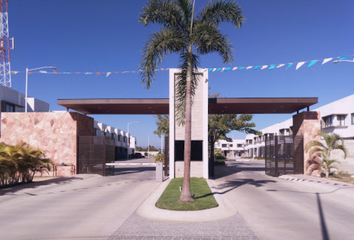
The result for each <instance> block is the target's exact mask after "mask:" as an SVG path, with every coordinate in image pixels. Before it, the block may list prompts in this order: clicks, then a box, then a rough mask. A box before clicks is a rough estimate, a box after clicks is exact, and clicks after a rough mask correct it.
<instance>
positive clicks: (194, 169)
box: [175, 161, 203, 178]
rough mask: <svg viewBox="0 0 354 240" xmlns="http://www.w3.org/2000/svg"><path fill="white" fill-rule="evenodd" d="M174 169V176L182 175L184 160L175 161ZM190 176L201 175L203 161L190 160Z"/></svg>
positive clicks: (179, 176)
mask: <svg viewBox="0 0 354 240" xmlns="http://www.w3.org/2000/svg"><path fill="white" fill-rule="evenodd" d="M175 169H176V175H175V177H176V178H181V177H183V173H184V162H183V161H177V162H175ZM191 177H203V162H202V161H200V162H194V161H191Z"/></svg>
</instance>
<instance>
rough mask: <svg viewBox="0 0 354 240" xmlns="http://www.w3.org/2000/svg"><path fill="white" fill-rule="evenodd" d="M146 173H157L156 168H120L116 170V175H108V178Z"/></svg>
mask: <svg viewBox="0 0 354 240" xmlns="http://www.w3.org/2000/svg"><path fill="white" fill-rule="evenodd" d="M146 171H155V167H118V168H114V173H113V174H110V175H107V177H109V176H116V175H126V174H134V173H139V172H146Z"/></svg>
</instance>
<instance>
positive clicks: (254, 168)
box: [212, 162, 265, 179]
mask: <svg viewBox="0 0 354 240" xmlns="http://www.w3.org/2000/svg"><path fill="white" fill-rule="evenodd" d="M238 172H265V166H264V164H262V165H261V164H257V165H255V164H254V163H245V162H231V163H227V164H226V165H225V166H214V177H213V178H212V179H218V178H223V177H226V176H229V175H232V174H235V173H238Z"/></svg>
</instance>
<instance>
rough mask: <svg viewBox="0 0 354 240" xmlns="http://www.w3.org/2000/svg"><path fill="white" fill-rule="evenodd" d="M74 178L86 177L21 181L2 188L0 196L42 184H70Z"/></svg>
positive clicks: (76, 178)
mask: <svg viewBox="0 0 354 240" xmlns="http://www.w3.org/2000/svg"><path fill="white" fill-rule="evenodd" d="M74 180H84V178H80V177H56V178H51V179H48V180H40V181H36V180H34V181H33V182H30V183H20V184H18V185H13V186H7V187H4V188H1V189H0V190H1V191H0V196H2V195H5V194H7V195H9V194H12V193H16V192H17V191H20V190H22V189H34V188H37V187H40V186H46V185H50V184H68V183H70V182H72V181H74Z"/></svg>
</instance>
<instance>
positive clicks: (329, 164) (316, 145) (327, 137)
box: [305, 131, 347, 178]
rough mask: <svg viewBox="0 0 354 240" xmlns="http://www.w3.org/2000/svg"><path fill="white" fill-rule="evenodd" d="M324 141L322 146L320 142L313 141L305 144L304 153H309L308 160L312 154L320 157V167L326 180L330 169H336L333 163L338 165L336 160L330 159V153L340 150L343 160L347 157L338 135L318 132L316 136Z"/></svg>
mask: <svg viewBox="0 0 354 240" xmlns="http://www.w3.org/2000/svg"><path fill="white" fill-rule="evenodd" d="M317 136H320V137H322V138H323V139H324V141H325V143H324V144H323V143H322V142H320V141H317V140H313V141H311V142H309V143H307V144H306V147H305V149H306V152H309V156H310V158H311V157H312V156H313V155H314V154H317V155H318V154H319V155H320V156H322V161H321V164H320V167H321V169H322V170H324V172H325V174H326V178H328V176H329V174H330V173H331V168H336V169H338V167H337V166H334V165H333V164H334V163H340V162H339V161H338V160H337V159H330V157H331V153H332V151H333V150H341V151H343V153H344V158H346V157H347V149H346V148H345V146H344V140H343V138H341V137H340V136H339V135H338V134H335V133H332V134H328V133H327V132H325V131H319V132H318V133H317V135H316V137H317Z"/></svg>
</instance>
